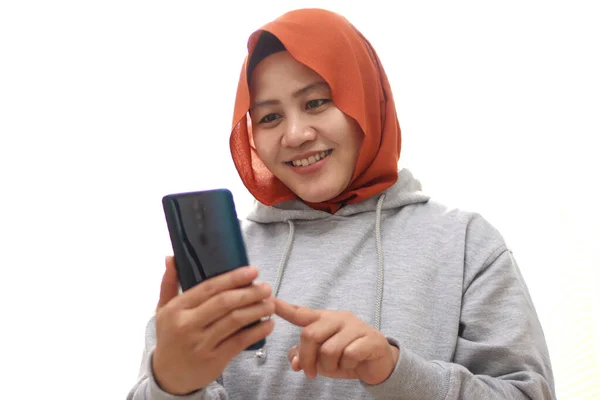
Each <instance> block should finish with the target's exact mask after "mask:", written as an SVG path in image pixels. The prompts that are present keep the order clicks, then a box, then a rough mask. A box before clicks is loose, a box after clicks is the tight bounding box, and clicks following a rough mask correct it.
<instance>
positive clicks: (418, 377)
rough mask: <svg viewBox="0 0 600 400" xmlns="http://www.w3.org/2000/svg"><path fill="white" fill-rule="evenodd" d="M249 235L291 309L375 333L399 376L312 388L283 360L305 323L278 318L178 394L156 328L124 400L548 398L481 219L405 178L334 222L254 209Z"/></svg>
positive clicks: (535, 338)
mask: <svg viewBox="0 0 600 400" xmlns="http://www.w3.org/2000/svg"><path fill="white" fill-rule="evenodd" d="M242 227H243V232H244V237H245V241H246V245H247V249H248V254H249V257H250V261H251V264H252V265H255V266H257V267H258V268H259V270H260V280H262V281H266V282H269V283H270V284H271V285H272V286H273V288H274V292H275V293H276V295H277V296H278V297H280V298H281V299H283V300H286V301H288V302H290V303H292V304H296V305H303V306H307V307H312V308H317V309H330V310H348V311H351V312H353V313H354V314H355V315H357V316H358V317H359V318H361V319H362V320H363V321H366V322H368V323H369V324H372V325H373V326H374V327H376V328H378V329H380V330H381V332H383V333H384V335H385V336H386V337H387V338H388V340H389V341H390V342H391V343H393V344H395V345H397V346H398V347H399V348H400V357H399V359H398V363H397V365H396V368H395V369H394V371H393V373H392V374H391V376H390V377H389V378H388V379H387V380H386V381H384V382H382V383H381V384H378V385H374V386H370V385H366V384H363V383H361V382H360V381H357V380H339V379H330V378H325V377H321V376H319V377H317V378H316V379H314V380H309V379H307V378H306V377H305V376H304V374H303V373H302V372H294V371H293V370H292V369H291V367H290V366H289V363H288V360H287V351H288V349H289V348H290V347H292V346H293V345H295V344H297V343H298V340H299V334H300V330H301V328H299V327H296V326H293V325H291V324H290V323H288V322H287V321H284V320H282V319H281V318H278V317H277V316H274V317H273V318H274V319H275V329H274V331H273V333H272V334H271V335H270V336H269V337H268V338H267V345H266V347H265V348H264V349H262V350H261V351H259V352H253V351H246V352H242V354H240V355H239V356H237V357H236V358H234V359H233V360H232V361H231V363H230V364H229V365H228V367H227V368H226V369H225V371H224V373H223V376H222V377H221V379H220V380H219V382H214V383H212V384H211V385H209V386H208V387H207V388H205V389H203V390H201V391H199V392H196V393H194V394H191V395H188V396H171V395H169V394H167V393H165V392H163V391H162V390H161V389H160V387H159V386H158V385H157V383H156V381H155V380H154V379H153V376H152V373H151V369H150V363H151V357H152V352H153V348H154V346H155V326H154V319H151V320H150V322H149V323H148V327H147V331H146V351H145V353H144V357H143V361H142V366H141V369H140V379H139V381H138V382H137V383H136V384H135V386H134V387H133V388H132V390H131V392H130V394H129V396H128V399H135V400H138V399H139V400H141V399H148V400H150V399H151V400H167V399H186V400H200V399H243V400H249V399H307V400H309V399H310V400H316V399H345V400H349V399H373V398H374V399H403V400H427V399H436V400H438V399H439V400H441V399H445V400H453V399H474V400H479V399H553V398H554V382H553V376H552V370H551V365H550V359H549V355H548V350H547V348H546V343H545V339H544V334H543V332H542V328H541V326H540V322H539V320H538V317H537V315H536V312H535V309H534V305H533V303H532V301H531V298H530V296H529V293H528V290H527V287H526V285H525V282H524V281H523V278H522V276H521V274H520V272H519V268H518V266H517V264H516V262H515V259H514V258H513V256H512V254H511V252H510V250H509V249H508V248H507V246H506V243H505V241H504V240H503V238H502V236H501V235H500V234H499V232H498V231H497V230H496V229H495V228H494V227H492V226H491V225H490V224H489V223H488V222H487V221H486V220H485V219H484V218H482V217H481V216H480V215H477V214H474V213H469V212H465V211H461V210H457V209H449V208H447V207H444V206H443V205H441V204H438V203H436V202H434V201H433V200H431V199H429V197H428V196H426V195H424V194H423V193H422V192H421V185H420V183H419V182H418V181H417V180H415V179H414V178H413V177H412V175H411V173H410V172H409V171H407V170H402V171H400V175H399V179H398V181H397V182H396V184H394V185H393V186H392V187H391V188H389V189H388V190H386V191H385V192H384V193H382V194H380V195H377V196H374V197H372V198H370V199H368V200H365V201H363V202H361V203H358V204H352V205H348V206H345V207H343V208H342V209H341V210H340V211H338V212H337V213H336V214H335V215H330V214H328V213H326V212H322V211H316V210H314V209H311V208H309V207H308V206H306V205H305V204H304V203H302V202H300V201H289V202H286V203H282V204H280V205H278V206H276V207H266V206H264V205H261V204H259V203H257V204H256V206H255V209H254V210H253V211H252V213H251V214H250V215H249V216H248V218H247V220H246V221H243V222H242Z"/></svg>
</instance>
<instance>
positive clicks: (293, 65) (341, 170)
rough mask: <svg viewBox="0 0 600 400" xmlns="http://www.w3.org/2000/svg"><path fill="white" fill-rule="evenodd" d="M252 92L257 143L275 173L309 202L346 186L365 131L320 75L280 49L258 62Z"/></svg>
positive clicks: (251, 107) (251, 112)
mask: <svg viewBox="0 0 600 400" xmlns="http://www.w3.org/2000/svg"><path fill="white" fill-rule="evenodd" d="M250 93H251V106H250V115H251V118H252V132H253V133H252V135H253V140H254V145H255V147H256V151H257V152H258V156H259V157H260V159H261V160H262V162H263V163H264V164H265V166H266V167H267V168H268V169H269V170H270V171H271V173H273V175H275V176H276V177H277V178H278V179H279V180H280V181H282V182H283V183H284V184H285V185H286V186H287V187H288V188H290V190H292V191H293V192H294V193H295V194H296V195H297V196H298V197H300V198H301V199H302V200H304V201H306V202H310V203H320V202H324V201H327V200H330V199H332V198H334V197H336V196H337V195H339V194H340V193H341V192H342V191H343V190H344V189H346V188H347V187H348V185H349V184H350V181H351V179H352V175H353V173H354V168H355V166H356V161H357V159H358V154H359V151H360V147H361V145H362V140H363V134H362V131H361V129H360V127H359V126H358V124H357V123H356V121H355V120H354V119H352V118H350V117H348V116H347V115H346V114H344V113H343V112H342V111H340V110H339V109H338V108H337V107H336V106H335V105H334V104H333V101H332V98H331V89H330V88H329V86H328V85H327V84H326V83H325V81H324V80H323V79H322V78H321V76H319V75H318V74H317V73H316V72H315V71H313V70H312V69H310V68H308V67H306V66H305V65H303V64H301V63H299V62H298V61H296V60H295V59H294V58H292V56H291V55H290V54H289V53H288V52H286V51H282V52H278V53H275V54H272V55H270V56H268V57H267V58H265V59H264V60H262V61H261V62H260V63H259V64H258V65H257V66H256V68H255V69H254V72H253V74H252V77H251V81H250Z"/></svg>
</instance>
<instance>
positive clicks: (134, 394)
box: [127, 317, 228, 400]
mask: <svg viewBox="0 0 600 400" xmlns="http://www.w3.org/2000/svg"><path fill="white" fill-rule="evenodd" d="M155 346H156V328H155V320H154V317H152V318H151V319H150V321H149V322H148V325H147V326H146V343H145V348H144V354H143V356H142V363H141V365H140V371H139V374H138V381H137V383H136V384H135V385H134V386H133V388H132V389H131V390H130V391H129V394H128V395H127V400H217V399H219V400H227V399H228V396H227V392H226V391H225V388H224V387H223V386H221V385H220V384H219V383H217V382H212V383H211V384H210V385H208V386H207V387H205V388H204V389H202V390H199V391H197V392H193V393H191V394H188V395H185V396H175V395H172V394H170V393H167V392H165V391H164V390H162V389H161V387H160V386H159V385H158V382H157V381H156V379H155V378H154V374H153V372H152V356H153V354H154V348H155Z"/></svg>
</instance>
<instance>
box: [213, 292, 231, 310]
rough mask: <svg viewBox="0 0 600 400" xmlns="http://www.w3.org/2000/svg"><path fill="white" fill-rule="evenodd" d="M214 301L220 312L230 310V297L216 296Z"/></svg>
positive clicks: (224, 295)
mask: <svg viewBox="0 0 600 400" xmlns="http://www.w3.org/2000/svg"><path fill="white" fill-rule="evenodd" d="M215 301H216V302H217V305H218V307H219V308H220V309H221V310H230V309H231V308H232V301H231V297H230V296H227V295H226V294H225V293H222V294H219V295H217V296H216V297H215Z"/></svg>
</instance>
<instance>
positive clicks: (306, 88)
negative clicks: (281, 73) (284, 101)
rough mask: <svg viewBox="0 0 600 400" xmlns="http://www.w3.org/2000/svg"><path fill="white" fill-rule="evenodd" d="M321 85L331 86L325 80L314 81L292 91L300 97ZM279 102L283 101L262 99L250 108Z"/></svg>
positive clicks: (294, 95)
mask: <svg viewBox="0 0 600 400" xmlns="http://www.w3.org/2000/svg"><path fill="white" fill-rule="evenodd" d="M321 86H325V87H329V85H328V84H327V83H326V82H323V81H318V82H314V83H311V84H309V85H306V86H304V87H303V88H301V89H298V90H296V91H295V92H294V93H292V97H294V98H297V97H300V96H302V95H303V94H306V93H308V92H310V91H311V90H314V89H316V88H318V87H321ZM279 103H281V102H280V101H279V100H261V101H258V102H256V103H254V104H252V105H251V106H250V110H252V109H254V108H257V107H262V106H272V105H275V104H279Z"/></svg>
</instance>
